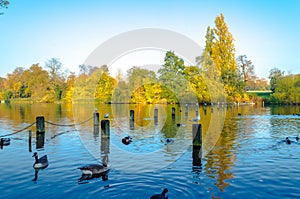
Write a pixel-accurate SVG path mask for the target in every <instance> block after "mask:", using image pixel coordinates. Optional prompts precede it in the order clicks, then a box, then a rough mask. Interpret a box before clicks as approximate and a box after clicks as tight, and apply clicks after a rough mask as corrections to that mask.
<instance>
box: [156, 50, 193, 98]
mask: <svg viewBox="0 0 300 199" xmlns="http://www.w3.org/2000/svg"><path fill="white" fill-rule="evenodd" d="M158 73H159V75H160V76H159V81H160V83H161V84H162V85H163V86H164V87H163V91H162V94H163V96H162V98H165V99H167V100H168V102H171V103H175V102H176V103H177V102H178V97H182V96H184V91H185V90H186V88H187V86H188V85H187V84H188V82H187V79H186V71H185V65H184V61H183V59H182V58H179V57H178V56H176V55H175V53H174V52H172V51H168V52H167V53H166V56H165V63H164V65H163V66H162V68H160V69H159V70H158ZM181 95H182V96H181Z"/></svg>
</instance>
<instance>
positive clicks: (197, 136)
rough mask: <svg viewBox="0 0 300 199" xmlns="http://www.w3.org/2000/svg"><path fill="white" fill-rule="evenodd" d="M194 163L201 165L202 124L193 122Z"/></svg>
mask: <svg viewBox="0 0 300 199" xmlns="http://www.w3.org/2000/svg"><path fill="white" fill-rule="evenodd" d="M192 131H193V165H194V166H200V165H201V157H202V126H201V124H193V126H192Z"/></svg>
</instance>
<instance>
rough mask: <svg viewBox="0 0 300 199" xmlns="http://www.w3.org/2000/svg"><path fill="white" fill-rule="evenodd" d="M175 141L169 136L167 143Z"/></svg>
mask: <svg viewBox="0 0 300 199" xmlns="http://www.w3.org/2000/svg"><path fill="white" fill-rule="evenodd" d="M173 142H174V140H173V139H172V138H167V139H166V143H167V144H170V143H173Z"/></svg>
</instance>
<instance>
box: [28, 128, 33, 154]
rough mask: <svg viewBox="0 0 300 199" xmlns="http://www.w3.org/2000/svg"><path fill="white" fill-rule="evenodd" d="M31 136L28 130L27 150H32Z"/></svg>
mask: <svg viewBox="0 0 300 199" xmlns="http://www.w3.org/2000/svg"><path fill="white" fill-rule="evenodd" d="M31 138H32V131H31V130H29V132H28V151H29V152H32V148H31Z"/></svg>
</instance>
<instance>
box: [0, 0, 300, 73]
mask: <svg viewBox="0 0 300 199" xmlns="http://www.w3.org/2000/svg"><path fill="white" fill-rule="evenodd" d="M10 2H11V3H10V5H9V8H8V9H7V10H4V12H5V14H4V15H1V16H0V27H1V29H0V30H1V32H0V34H1V37H0V53H1V56H0V67H1V70H0V76H1V77H5V76H6V74H7V73H11V72H13V70H14V69H15V68H16V67H20V66H21V67H24V68H29V67H30V66H31V65H32V64H34V63H40V65H41V66H44V63H45V61H46V60H48V59H50V58H52V57H55V58H59V59H60V61H61V62H62V63H63V67H64V68H68V69H70V70H71V71H76V70H77V68H78V65H79V64H82V63H84V61H85V59H86V58H87V56H88V55H89V54H90V53H91V52H92V51H93V50H94V49H95V48H96V47H97V46H99V45H100V44H101V43H102V42H104V41H106V40H107V39H109V38H111V37H113V36H115V35H118V34H120V33H123V32H126V31H130V30H135V29H140V28H162V29H168V30H173V31H176V32H178V33H181V34H183V35H186V36H187V37H189V38H191V39H192V40H194V41H195V42H197V43H198V44H199V45H200V46H202V47H204V42H205V38H204V36H205V32H206V28H207V26H214V20H215V17H216V16H217V15H219V14H220V13H223V14H224V16H225V21H226V23H227V25H228V26H229V31H230V32H231V33H232V34H233V36H234V38H235V47H236V56H238V55H241V54H245V55H247V57H248V58H249V59H250V60H251V61H252V62H253V64H254V66H255V72H256V74H257V75H258V76H259V77H267V76H268V74H269V70H270V69H271V68H274V67H278V68H280V69H282V70H285V71H286V72H291V73H300V59H299V56H300V50H299V46H300V37H299V35H300V23H299V21H298V19H299V15H300V1H298V0H277V1H262V0H226V1H224V0H211V1H209V0H198V1H191V0H186V1H176V0H175V1H174V0H173V1H171V0H170V1H167V0H165V1H161V0H152V1H145V2H144V1H116V0H114V1H96V0H86V1H79V0H72V1H70V0H64V1H62V0H52V1H41V0H29V1H26V0H11V1H10Z"/></svg>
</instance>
